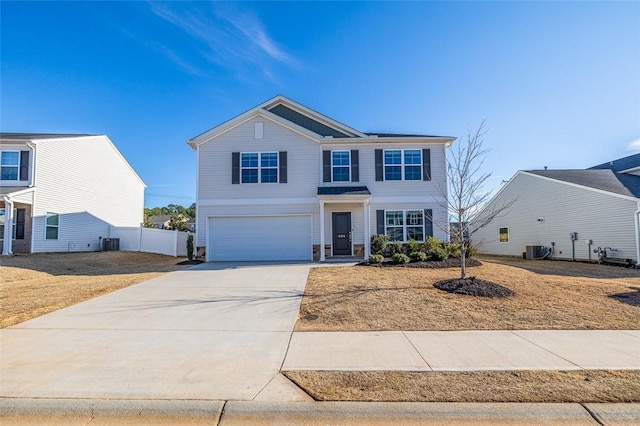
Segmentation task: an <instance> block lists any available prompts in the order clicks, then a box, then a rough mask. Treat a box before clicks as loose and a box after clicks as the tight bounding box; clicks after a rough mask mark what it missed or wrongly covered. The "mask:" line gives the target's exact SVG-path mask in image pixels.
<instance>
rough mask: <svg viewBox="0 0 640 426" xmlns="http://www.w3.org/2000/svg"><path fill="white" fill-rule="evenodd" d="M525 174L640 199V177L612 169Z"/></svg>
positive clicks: (531, 171) (537, 171) (529, 171)
mask: <svg viewBox="0 0 640 426" xmlns="http://www.w3.org/2000/svg"><path fill="white" fill-rule="evenodd" d="M524 172H525V173H529V174H534V175H537V176H542V177H546V178H549V179H553V180H558V181H562V182H568V183H572V184H575V185H580V186H585V187H587V188H593V189H598V190H600V191H606V192H610V193H612V194H618V195H624V196H626V197H635V198H640V176H634V175H626V174H623V173H615V172H614V171H613V170H610V169H605V170H601V169H587V170H525V171H524Z"/></svg>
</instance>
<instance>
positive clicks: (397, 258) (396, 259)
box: [391, 253, 409, 265]
mask: <svg viewBox="0 0 640 426" xmlns="http://www.w3.org/2000/svg"><path fill="white" fill-rule="evenodd" d="M391 260H392V261H393V263H397V264H399V265H405V264H407V263H409V256H407V255H406V254H404V253H396V254H394V255H393V256H391Z"/></svg>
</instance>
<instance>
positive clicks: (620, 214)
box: [473, 154, 640, 262]
mask: <svg viewBox="0 0 640 426" xmlns="http://www.w3.org/2000/svg"><path fill="white" fill-rule="evenodd" d="M516 198H517V201H516V202H515V203H514V204H513V206H512V207H511V208H510V209H509V210H508V211H507V212H506V213H505V214H504V215H502V216H501V217H498V218H497V219H494V220H493V222H491V223H490V224H489V225H488V226H486V227H485V228H483V229H481V230H479V231H477V232H476V233H475V234H474V236H473V239H474V243H476V244H477V243H481V244H480V246H479V252H480V253H489V254H498V255H511V256H520V255H522V253H524V252H525V250H526V247H527V246H543V247H544V252H547V251H548V250H549V249H550V248H552V249H553V251H552V253H551V257H552V258H557V259H579V260H588V259H592V260H594V259H597V255H596V254H595V253H594V252H593V250H596V249H597V248H598V247H601V248H605V247H611V248H613V249H615V250H614V251H610V252H609V253H608V254H609V256H611V257H615V258H620V259H633V261H634V262H638V259H640V231H639V229H640V223H639V221H640V216H639V215H640V154H636V155H632V156H629V157H625V158H621V159H619V160H615V161H611V162H608V163H604V164H600V165H598V166H595V167H592V168H590V169H586V170H528V171H519V172H517V173H516V174H515V176H513V178H511V180H509V182H508V183H507V184H505V186H504V187H503V188H502V189H501V190H500V192H498V194H496V196H495V197H494V198H493V199H492V200H491V201H490V203H489V205H488V206H487V208H492V207H495V206H501V205H504V203H506V202H508V201H509V200H513V199H516Z"/></svg>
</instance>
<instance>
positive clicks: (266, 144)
mask: <svg viewBox="0 0 640 426" xmlns="http://www.w3.org/2000/svg"><path fill="white" fill-rule="evenodd" d="M256 122H260V123H264V130H263V138H262V139H256V138H255V125H254V123H256ZM198 151H199V152H198V161H199V164H198V170H199V176H198V185H199V186H198V200H200V201H206V200H213V199H242V198H252V199H255V198H274V197H315V195H316V188H317V186H318V173H319V172H318V170H319V164H320V151H319V148H318V144H317V142H314V141H312V140H310V139H309V138H306V137H304V136H301V135H300V134H298V133H296V132H294V131H292V130H289V129H287V128H286V127H283V126H282V125H280V124H277V123H274V122H273V121H270V120H267V119H264V118H254V119H251V120H249V121H247V122H245V123H243V124H241V125H239V126H237V127H235V128H233V129H231V130H229V131H227V132H226V133H224V134H222V135H220V136H218V137H217V138H214V139H212V140H211V141H209V142H207V143H205V144H203V145H200V146H199V148H198ZM280 151H286V152H287V180H288V183H251V184H242V183H241V184H232V183H231V155H232V153H233V152H241V153H242V152H280Z"/></svg>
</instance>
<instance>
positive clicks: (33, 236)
mask: <svg viewBox="0 0 640 426" xmlns="http://www.w3.org/2000/svg"><path fill="white" fill-rule="evenodd" d="M27 146H28V147H29V148H31V153H32V155H31V164H30V166H31V183H29V187H30V188H33V187H35V186H36V145H35V144H34V143H33V142H27ZM35 208H36V192H35V191H33V192H32V193H31V242H30V243H29V251H30V252H31V253H33V247H34V244H35V243H36V232H35V231H36V221H35V220H33V217H34V215H35V212H36V210H35Z"/></svg>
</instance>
